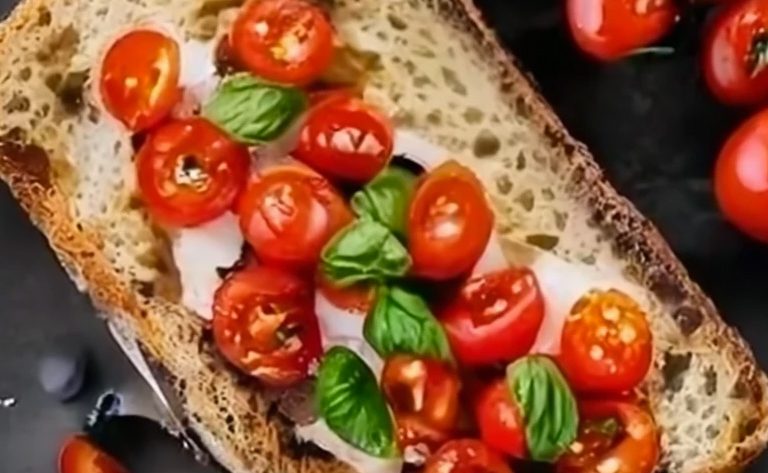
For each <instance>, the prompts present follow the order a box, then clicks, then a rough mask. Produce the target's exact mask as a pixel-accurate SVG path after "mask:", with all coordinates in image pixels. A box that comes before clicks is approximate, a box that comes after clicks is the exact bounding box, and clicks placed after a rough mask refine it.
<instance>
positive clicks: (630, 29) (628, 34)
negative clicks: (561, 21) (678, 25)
mask: <svg viewBox="0 0 768 473" xmlns="http://www.w3.org/2000/svg"><path fill="white" fill-rule="evenodd" d="M566 14H567V16H568V25H569V26H570V29H571V34H572V35H573V38H574V40H575V41H576V44H578V45H579V47H580V48H581V49H582V50H584V51H585V52H587V53H589V54H590V55H592V56H594V57H596V58H598V59H602V60H604V61H611V60H616V59H619V58H621V57H623V56H626V55H628V54H630V53H632V51H633V50H636V49H638V48H642V47H645V46H648V45H650V44H652V43H654V42H656V41H657V40H659V39H660V38H661V37H662V36H664V35H665V34H666V33H667V32H668V31H669V30H670V29H671V28H672V25H674V23H675V21H676V20H677V7H676V5H675V2H674V0H567V2H566Z"/></svg>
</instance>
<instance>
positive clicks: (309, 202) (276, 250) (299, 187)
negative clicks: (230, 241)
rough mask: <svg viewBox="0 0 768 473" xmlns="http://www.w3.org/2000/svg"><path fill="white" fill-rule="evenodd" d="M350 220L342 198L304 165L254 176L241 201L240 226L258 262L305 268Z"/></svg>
mask: <svg viewBox="0 0 768 473" xmlns="http://www.w3.org/2000/svg"><path fill="white" fill-rule="evenodd" d="M351 221H352V212H351V211H350V210H349V208H348V207H347V204H346V202H345V201H344V198H343V197H342V196H341V195H340V194H339V193H338V192H337V191H336V190H335V189H334V188H333V187H332V186H331V185H330V184H329V183H328V181H327V180H326V179H324V178H323V177H322V176H320V175H318V174H316V173H314V172H313V171H311V170H309V169H307V168H305V167H303V166H275V167H272V168H269V169H267V170H266V171H264V172H263V173H261V174H260V175H258V176H256V177H255V178H254V179H253V180H252V181H251V183H250V184H249V185H248V188H247V189H246V191H245V193H244V195H243V198H242V199H241V201H240V226H241V228H242V229H243V233H244V234H245V238H246V240H248V242H249V243H250V244H251V246H253V249H254V251H255V253H256V256H257V257H258V258H259V260H261V261H262V262H267V263H270V264H275V265H279V266H287V267H292V268H305V267H308V266H311V265H313V264H314V263H316V262H317V260H318V259H319V258H320V252H321V251H322V249H323V247H324V246H325V244H326V243H327V242H328V240H330V239H331V237H332V236H333V235H334V234H335V233H336V232H337V231H338V230H340V229H341V228H342V227H344V226H345V225H347V224H348V223H349V222H351Z"/></svg>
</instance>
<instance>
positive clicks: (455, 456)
mask: <svg viewBox="0 0 768 473" xmlns="http://www.w3.org/2000/svg"><path fill="white" fill-rule="evenodd" d="M424 473H512V469H511V468H509V465H507V463H506V462H505V461H504V458H502V457H501V455H499V454H498V453H496V452H495V451H494V450H491V448H490V447H488V445H486V444H484V443H483V442H481V441H479V440H476V439H459V440H451V441H450V442H448V443H446V444H445V445H443V447H442V448H441V449H440V450H438V451H437V453H435V454H434V455H432V456H431V457H430V458H429V460H427V464H426V466H425V467H424Z"/></svg>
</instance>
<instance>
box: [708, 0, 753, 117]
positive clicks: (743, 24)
mask: <svg viewBox="0 0 768 473" xmlns="http://www.w3.org/2000/svg"><path fill="white" fill-rule="evenodd" d="M766 29H768V3H766V2H765V1H763V0H744V1H739V2H732V3H731V4H730V5H727V6H726V7H724V9H723V10H722V11H721V12H719V13H718V14H717V16H716V17H715V20H714V21H713V22H712V24H711V25H710V26H709V28H708V30H707V34H706V37H705V40H704V52H703V54H702V56H701V59H702V65H703V67H704V77H705V78H706V81H707V85H708V86H709V89H710V90H711V91H712V93H713V94H714V95H715V97H717V99H718V100H720V101H721V102H723V103H726V104H730V105H750V104H759V103H762V102H765V101H766V100H768V68H766V66H768V32H767V31H766Z"/></svg>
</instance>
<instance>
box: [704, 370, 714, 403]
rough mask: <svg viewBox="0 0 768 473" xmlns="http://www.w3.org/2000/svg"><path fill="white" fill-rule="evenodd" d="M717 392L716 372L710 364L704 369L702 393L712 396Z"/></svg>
mask: <svg viewBox="0 0 768 473" xmlns="http://www.w3.org/2000/svg"><path fill="white" fill-rule="evenodd" d="M716 392H717V372H716V371H715V368H714V367H712V366H709V367H707V369H706V370H704V394H706V395H707V396H712V395H714V394H715V393H716Z"/></svg>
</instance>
